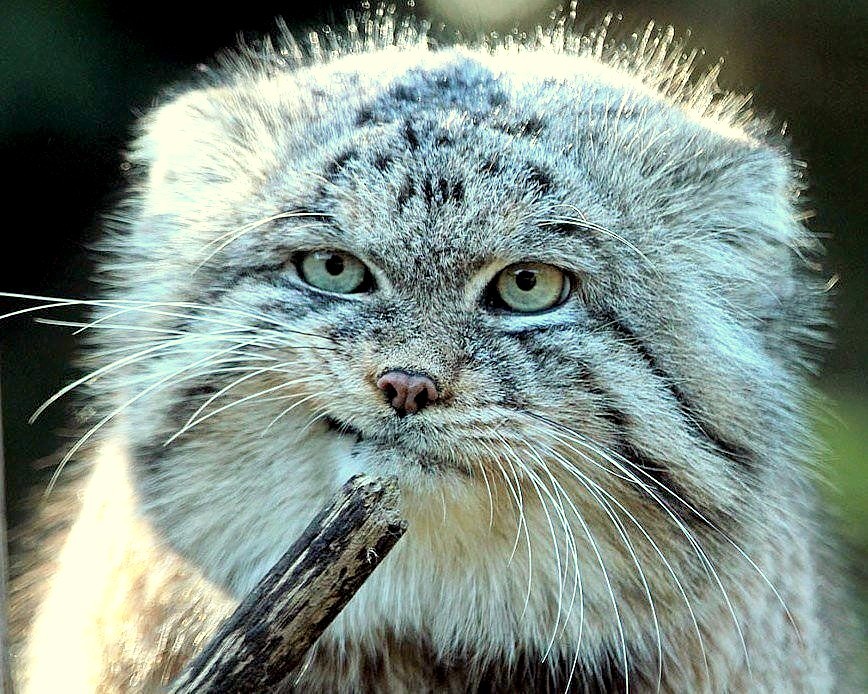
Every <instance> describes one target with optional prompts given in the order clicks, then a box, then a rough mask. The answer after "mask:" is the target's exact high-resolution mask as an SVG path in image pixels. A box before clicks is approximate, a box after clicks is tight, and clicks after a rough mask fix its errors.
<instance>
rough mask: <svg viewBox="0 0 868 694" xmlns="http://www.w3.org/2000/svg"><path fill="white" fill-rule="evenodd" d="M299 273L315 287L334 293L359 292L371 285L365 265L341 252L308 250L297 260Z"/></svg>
mask: <svg viewBox="0 0 868 694" xmlns="http://www.w3.org/2000/svg"><path fill="white" fill-rule="evenodd" d="M297 267H298V273H299V275H300V276H301V278H302V279H303V280H304V281H305V282H307V283H308V284H309V285H311V286H312V287H316V288H317V289H321V290H323V291H324V292H334V293H335V294H357V293H359V292H363V291H367V290H368V289H369V288H370V286H371V283H372V282H371V275H370V272H369V271H368V268H367V267H365V264H364V263H363V262H362V261H361V260H359V259H358V258H356V257H355V256H352V255H350V254H349V253H341V252H340V251H330V250H319V251H309V252H307V253H303V254H302V255H301V256H299V258H298V260H297Z"/></svg>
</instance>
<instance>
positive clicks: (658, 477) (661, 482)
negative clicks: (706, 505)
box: [610, 439, 710, 526]
mask: <svg viewBox="0 0 868 694" xmlns="http://www.w3.org/2000/svg"><path fill="white" fill-rule="evenodd" d="M614 448H615V450H616V451H617V453H618V454H619V455H620V456H621V457H623V458H625V459H626V460H628V461H630V464H627V465H625V467H626V469H627V470H628V471H629V472H630V473H631V474H632V475H635V477H636V479H635V480H634V481H633V486H634V487H635V488H636V489H637V490H639V491H640V492H641V493H642V494H643V495H644V496H646V497H648V499H649V500H650V501H651V502H652V504H653V505H655V506H658V507H659V506H660V505H663V506H665V507H666V509H668V510H669V511H671V512H672V513H673V514H674V515H675V516H676V517H677V518H678V519H679V520H680V521H682V522H683V523H684V524H685V525H694V526H695V525H696V524H697V522H701V520H702V519H701V518H700V517H699V515H697V513H696V512H695V511H694V510H693V509H696V511H698V512H699V513H701V514H702V515H703V516H705V517H706V518H708V517H709V516H710V513H708V512H706V511H705V510H704V509H702V508H701V507H700V506H699V505H698V504H697V503H696V500H695V499H692V498H691V497H690V495H689V494H688V493H687V491H686V490H685V489H684V488H683V487H682V486H681V485H680V484H678V482H676V481H675V480H674V479H673V477H672V473H671V472H670V470H669V468H668V467H667V466H666V464H665V463H663V462H660V461H658V460H652V459H650V458H648V457H647V456H646V455H645V454H644V453H642V452H640V451H639V450H638V449H637V448H636V447H634V446H633V445H632V444H630V443H628V442H627V441H625V440H623V439H621V440H620V442H619V443H617V444H616V445H615V446H614ZM610 464H611V463H610ZM621 464H622V465H624V461H621ZM618 474H621V473H620V472H619V473H618Z"/></svg>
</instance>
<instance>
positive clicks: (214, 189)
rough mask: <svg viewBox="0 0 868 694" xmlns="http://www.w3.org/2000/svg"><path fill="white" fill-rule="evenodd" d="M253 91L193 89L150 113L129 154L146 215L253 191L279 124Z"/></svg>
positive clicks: (214, 203) (217, 203)
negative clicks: (263, 109)
mask: <svg viewBox="0 0 868 694" xmlns="http://www.w3.org/2000/svg"><path fill="white" fill-rule="evenodd" d="M251 104H254V100H253V99H252V98H250V95H248V94H247V92H246V91H244V90H240V89H238V88H231V87H219V86H215V87H207V88H201V89H194V90H191V91H189V92H186V93H184V94H181V95H179V96H176V97H175V98H173V99H172V100H170V101H168V102H167V103H165V104H164V105H162V106H159V107H158V108H156V109H155V110H154V111H152V112H151V113H149V114H148V115H146V116H145V118H144V119H142V121H141V125H140V135H139V137H138V138H137V139H136V140H135V142H134V144H133V148H132V150H131V152H130V161H131V163H132V164H134V165H135V166H136V167H137V168H139V169H140V170H141V171H142V174H143V176H144V177H145V180H144V182H143V185H142V186H141V188H140V191H139V192H140V193H141V195H142V198H143V203H144V206H145V212H146V214H183V213H184V211H185V210H195V209H197V208H198V209H204V205H208V206H209V209H215V208H216V209H220V208H221V207H223V206H225V205H227V204H230V203H232V202H237V201H240V200H243V199H244V198H245V196H249V195H250V193H251V192H252V189H253V186H254V185H255V184H256V183H257V182H259V181H261V180H262V179H263V177H264V176H265V171H266V167H267V166H268V164H269V163H270V161H271V157H270V156H269V153H270V151H272V149H273V148H271V147H270V146H269V145H270V143H272V142H274V140H275V131H274V128H273V127H271V126H272V125H273V124H270V123H267V122H265V115H266V114H264V113H262V112H261V111H260V110H259V109H256V108H253V107H252V106H251Z"/></svg>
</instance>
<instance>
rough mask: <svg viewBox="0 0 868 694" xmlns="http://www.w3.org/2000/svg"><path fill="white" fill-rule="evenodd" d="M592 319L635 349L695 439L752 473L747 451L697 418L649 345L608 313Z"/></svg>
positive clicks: (754, 464)
mask: <svg viewBox="0 0 868 694" xmlns="http://www.w3.org/2000/svg"><path fill="white" fill-rule="evenodd" d="M595 318H597V319H598V320H599V321H600V322H602V323H603V324H604V325H605V327H609V328H611V329H612V330H614V331H615V332H616V333H618V334H619V335H620V336H621V337H622V338H624V340H625V341H626V342H628V343H629V344H630V345H631V346H632V347H633V349H635V350H636V352H637V353H638V354H639V356H641V357H642V359H643V361H644V362H645V363H646V364H647V365H648V368H649V370H650V371H651V373H653V374H654V375H655V376H657V377H658V378H659V379H660V380H661V381H663V383H664V384H665V385H666V387H667V388H668V389H669V391H670V392H671V393H672V397H673V398H675V401H676V402H677V403H678V408H679V410H680V411H681V414H682V416H683V418H684V420H685V421H686V423H687V425H688V426H689V427H690V428H691V429H692V430H693V432H694V433H695V434H696V435H697V436H700V437H701V438H703V439H705V441H706V442H707V443H709V444H711V447H712V448H713V449H714V451H715V452H716V453H717V454H718V455H721V456H723V457H724V458H727V459H728V460H730V461H731V462H733V463H734V464H735V465H737V466H738V467H739V468H740V469H742V470H744V471H747V472H754V471H755V466H756V461H755V459H754V456H753V455H752V453H751V452H750V451H749V450H748V449H747V448H745V447H743V446H739V445H738V444H734V443H732V442H731V441H727V440H726V439H724V438H723V437H722V436H721V435H720V434H718V433H717V432H716V431H715V428H714V427H713V426H712V425H711V424H710V423H708V422H706V421H704V420H703V419H702V417H701V416H700V415H699V411H698V410H697V409H696V407H694V405H693V403H692V402H691V401H690V398H688V397H687V394H686V393H685V392H684V391H683V390H681V389H680V388H679V387H678V386H677V385H676V384H675V381H674V380H673V379H672V378H671V377H670V376H669V374H668V373H666V371H665V370H663V369H662V368H661V367H660V365H659V364H658V362H657V359H656V358H655V357H654V354H653V353H652V352H651V350H650V349H649V347H648V345H646V344H645V343H644V342H643V341H642V340H641V339H640V338H639V337H638V336H637V335H636V333H635V332H634V331H633V330H632V329H631V328H630V327H628V326H627V325H625V324H624V322H623V321H621V320H620V319H619V318H618V317H617V316H615V315H614V314H613V313H611V312H609V311H606V312H602V313H598V314H597V315H596V316H595Z"/></svg>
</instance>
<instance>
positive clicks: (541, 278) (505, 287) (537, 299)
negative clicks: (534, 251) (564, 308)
mask: <svg viewBox="0 0 868 694" xmlns="http://www.w3.org/2000/svg"><path fill="white" fill-rule="evenodd" d="M570 288H571V282H570V278H569V275H567V274H566V273H565V272H563V271H562V270H559V269H558V268H556V267H554V266H553V265H546V264H544V263H516V264H515V265H510V266H509V267H506V268H504V269H503V270H501V271H500V272H499V273H498V274H497V276H496V277H495V278H494V281H493V282H492V283H491V287H490V289H489V301H490V302H491V305H492V306H494V307H496V308H499V309H501V310H506V311H512V312H514V313H542V312H544V311H548V310H550V309H553V308H555V307H556V306H559V305H560V304H562V303H563V302H564V301H565V300H566V298H567V296H568V295H569V293H570Z"/></svg>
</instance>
